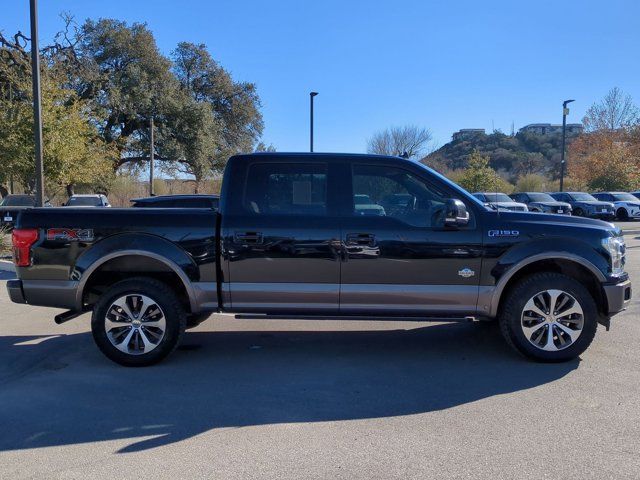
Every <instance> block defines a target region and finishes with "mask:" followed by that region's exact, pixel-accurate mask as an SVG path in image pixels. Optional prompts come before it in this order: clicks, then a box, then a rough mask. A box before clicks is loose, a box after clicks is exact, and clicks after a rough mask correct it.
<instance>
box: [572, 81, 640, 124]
mask: <svg viewBox="0 0 640 480" xmlns="http://www.w3.org/2000/svg"><path fill="white" fill-rule="evenodd" d="M639 122H640V110H638V107H637V106H636V105H635V104H634V103H633V99H632V98H631V95H627V94H625V93H624V92H623V91H622V90H620V89H619V88H618V87H614V88H612V89H611V90H609V93H607V95H606V96H605V97H604V98H603V99H602V100H601V101H600V102H599V103H594V104H593V105H591V107H589V109H588V110H587V114H586V115H585V117H584V119H583V120H582V123H583V124H584V127H585V129H586V130H587V131H588V132H594V131H598V130H610V131H613V130H619V129H629V128H631V127H634V126H637V125H638V123H639Z"/></svg>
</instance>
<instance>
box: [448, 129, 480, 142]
mask: <svg viewBox="0 0 640 480" xmlns="http://www.w3.org/2000/svg"><path fill="white" fill-rule="evenodd" d="M484 134H485V132H484V128H463V129H461V130H458V131H457V132H455V133H454V134H453V135H452V136H451V138H452V139H453V141H456V140H464V139H467V138H472V137H475V136H476V135H484Z"/></svg>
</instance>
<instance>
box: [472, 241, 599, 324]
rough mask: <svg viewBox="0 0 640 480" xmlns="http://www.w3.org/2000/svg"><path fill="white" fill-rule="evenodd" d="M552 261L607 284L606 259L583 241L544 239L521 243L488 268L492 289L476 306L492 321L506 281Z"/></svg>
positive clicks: (485, 290)
mask: <svg viewBox="0 0 640 480" xmlns="http://www.w3.org/2000/svg"><path fill="white" fill-rule="evenodd" d="M553 259H558V260H565V261H571V262H575V263H576V264H579V265H581V266H582V267H584V268H586V269H587V270H588V271H590V272H591V273H592V274H593V275H594V276H595V278H597V279H598V281H599V282H606V281H607V277H606V272H607V271H608V268H609V264H608V261H607V259H606V258H605V257H604V256H603V255H601V254H600V253H599V252H598V251H597V250H595V249H594V248H593V247H592V246H591V245H589V244H587V243H585V242H583V241H580V240H575V239H567V238H562V239H559V238H546V239H538V240H534V241H530V242H523V243H521V244H518V245H516V246H514V247H513V248H511V249H509V250H508V251H507V252H505V253H504V254H503V255H502V256H501V257H500V258H498V259H497V262H496V263H495V264H494V265H493V267H492V268H491V271H490V278H491V279H492V281H493V284H494V285H493V287H488V288H486V289H484V298H481V301H480V302H479V304H478V306H479V310H480V311H482V312H483V313H485V314H487V315H488V316H490V317H495V316H496V315H497V312H498V305H499V304H500V299H501V297H502V294H503V292H504V289H505V287H506V286H507V284H508V283H509V280H511V279H512V278H513V276H514V275H515V274H516V273H518V271H520V270H521V269H522V268H524V267H526V266H527V265H531V264H532V263H535V262H539V261H543V260H546V261H548V260H553Z"/></svg>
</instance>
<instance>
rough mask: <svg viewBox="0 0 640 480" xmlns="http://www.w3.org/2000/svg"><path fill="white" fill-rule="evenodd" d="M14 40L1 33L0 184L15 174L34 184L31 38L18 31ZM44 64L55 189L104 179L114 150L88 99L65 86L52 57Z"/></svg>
mask: <svg viewBox="0 0 640 480" xmlns="http://www.w3.org/2000/svg"><path fill="white" fill-rule="evenodd" d="M14 40H15V41H14V42H11V41H8V40H7V39H6V38H4V37H0V44H1V45H2V49H1V50H0V85H2V89H1V90H0V164H1V165H2V168H1V169H0V184H2V183H5V184H6V182H7V181H8V180H9V179H11V180H14V181H16V182H18V183H20V184H22V185H23V187H24V188H25V189H26V190H32V189H33V186H34V157H35V150H34V145H33V143H34V142H33V109H32V97H31V76H30V57H29V53H28V51H27V50H26V49H25V47H26V44H23V43H20V42H19V37H17V36H16V38H15V39H14ZM47 58H50V57H47ZM41 70H42V72H41V73H42V121H43V132H42V133H43V151H44V170H45V176H46V179H47V186H48V187H49V190H50V192H49V194H50V195H51V194H52V193H55V192H52V191H51V190H57V189H61V188H64V187H69V186H71V185H73V184H75V183H79V182H82V183H92V182H95V181H98V180H101V179H103V178H104V176H105V175H108V173H109V171H110V165H109V162H110V157H112V152H110V151H109V149H108V148H107V146H106V145H105V144H104V142H102V141H101V139H100V136H99V135H98V131H97V129H96V126H95V124H94V123H93V121H92V118H91V117H90V116H89V114H88V108H87V105H86V103H85V102H83V101H82V100H81V99H79V98H78V97H77V95H76V93H75V91H74V90H72V89H69V88H65V87H64V86H62V85H64V83H65V79H64V78H62V77H61V75H62V70H60V69H59V68H57V66H56V65H55V64H52V63H49V62H43V65H42V67H41Z"/></svg>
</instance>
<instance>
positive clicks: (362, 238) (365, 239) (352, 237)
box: [347, 233, 376, 247]
mask: <svg viewBox="0 0 640 480" xmlns="http://www.w3.org/2000/svg"><path fill="white" fill-rule="evenodd" d="M375 244H376V236H375V235H374V234H373V233H347V245H359V246H362V247H373V246H375Z"/></svg>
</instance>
